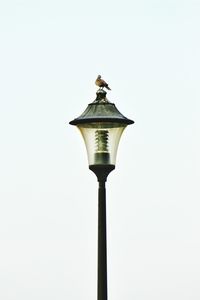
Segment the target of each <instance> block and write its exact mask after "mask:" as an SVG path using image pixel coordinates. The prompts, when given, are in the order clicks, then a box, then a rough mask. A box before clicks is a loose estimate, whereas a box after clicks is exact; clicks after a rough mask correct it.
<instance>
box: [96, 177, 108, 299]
mask: <svg viewBox="0 0 200 300" xmlns="http://www.w3.org/2000/svg"><path fill="white" fill-rule="evenodd" d="M98 202H99V203H98V281H97V283H98V286H97V299H98V300H107V245H106V244H107V241H106V240H107V239H106V188H105V181H99V193H98Z"/></svg>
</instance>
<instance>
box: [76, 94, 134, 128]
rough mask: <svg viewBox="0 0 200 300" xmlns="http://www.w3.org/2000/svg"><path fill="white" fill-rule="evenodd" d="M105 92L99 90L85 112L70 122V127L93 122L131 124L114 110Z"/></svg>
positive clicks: (130, 121) (114, 107)
mask: <svg viewBox="0 0 200 300" xmlns="http://www.w3.org/2000/svg"><path fill="white" fill-rule="evenodd" d="M106 94H107V93H106V91H104V90H103V89H102V88H100V89H99V90H98V91H97V93H96V95H97V97H96V99H95V100H94V101H93V102H92V103H90V104H88V106H87V108H86V110H85V111H84V112H83V113H82V114H81V115H80V116H79V117H78V118H76V119H74V120H72V121H71V122H70V124H71V125H79V124H85V123H94V122H116V123H121V124H126V125H129V124H133V123H134V121H132V120H130V119H128V118H126V117H125V116H124V115H122V114H121V113H120V112H119V110H118V109H117V108H116V106H115V104H114V103H111V102H110V101H109V100H108V99H107V98H106Z"/></svg>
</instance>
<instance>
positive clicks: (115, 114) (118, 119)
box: [70, 75, 134, 168]
mask: <svg viewBox="0 0 200 300" xmlns="http://www.w3.org/2000/svg"><path fill="white" fill-rule="evenodd" d="M99 76H100V75H99ZM133 123H134V121H132V120H130V119H128V118H126V117H125V116H123V115H122V114H121V113H120V112H119V111H118V109H117V108H116V106H115V104H114V103H110V102H109V101H108V99H107V98H106V92H105V91H104V90H103V91H102V90H101V91H97V97H96V99H95V100H94V101H93V102H92V103H90V104H89V105H88V106H87V108H86V110H85V111H84V112H83V113H82V114H81V115H80V117H78V118H76V119H74V120H72V121H71V122H70V124H71V125H76V126H77V127H78V129H79V130H80V132H81V134H82V136H83V139H84V142H85V145H86V149H87V156H88V163H89V167H90V168H91V167H92V166H113V167H114V166H115V163H116V155H117V149H118V145H119V141H120V137H121V135H122V133H123V131H124V129H125V128H126V126H127V125H130V124H133Z"/></svg>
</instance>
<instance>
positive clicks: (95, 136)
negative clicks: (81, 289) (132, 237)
mask: <svg viewBox="0 0 200 300" xmlns="http://www.w3.org/2000/svg"><path fill="white" fill-rule="evenodd" d="M96 95H97V97H96V99H95V100H94V101H93V102H92V103H90V104H89V105H88V107H87V108H86V110H85V111H84V112H83V113H82V114H81V115H80V117H78V118H76V119H74V120H73V121H71V122H70V124H71V125H76V126H77V127H78V129H79V130H80V132H81V134H82V136H83V139H84V142H85V146H86V149H87V156H88V163H89V169H90V170H91V171H93V172H94V173H95V174H96V176H97V180H98V182H99V190H98V283H97V289H98V291H97V299H98V300H107V247H106V189H105V182H106V180H107V176H108V175H109V173H110V172H111V171H112V170H114V169H115V162H116V155H117V148H118V145H119V141H120V137H121V135H122V133H123V131H124V129H125V128H126V126H127V125H130V124H133V123H134V121H132V120H130V119H128V118H126V117H124V116H123V115H122V114H121V113H120V112H119V111H118V109H117V108H116V106H115V104H114V103H111V102H110V101H109V100H108V99H107V98H106V92H105V91H104V90H103V89H99V90H98V91H97V93H96Z"/></svg>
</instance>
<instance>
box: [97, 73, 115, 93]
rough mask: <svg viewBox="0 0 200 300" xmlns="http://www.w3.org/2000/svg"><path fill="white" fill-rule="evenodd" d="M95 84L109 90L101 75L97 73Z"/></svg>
mask: <svg viewBox="0 0 200 300" xmlns="http://www.w3.org/2000/svg"><path fill="white" fill-rule="evenodd" d="M95 84H96V85H97V86H99V87H100V88H102V89H103V88H104V87H105V88H106V89H107V90H111V89H110V88H109V86H108V84H107V83H106V82H105V81H104V80H103V79H102V78H101V75H98V77H97V79H96V81H95Z"/></svg>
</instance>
